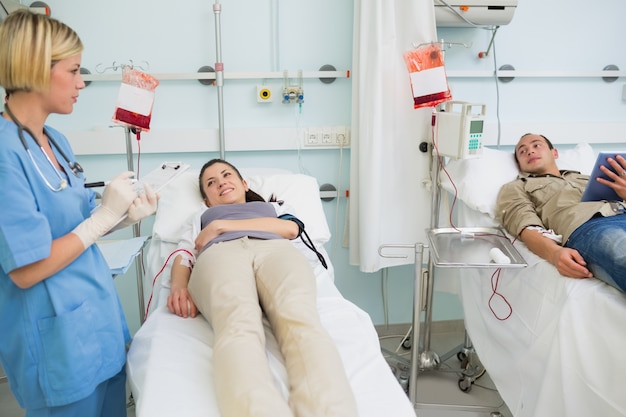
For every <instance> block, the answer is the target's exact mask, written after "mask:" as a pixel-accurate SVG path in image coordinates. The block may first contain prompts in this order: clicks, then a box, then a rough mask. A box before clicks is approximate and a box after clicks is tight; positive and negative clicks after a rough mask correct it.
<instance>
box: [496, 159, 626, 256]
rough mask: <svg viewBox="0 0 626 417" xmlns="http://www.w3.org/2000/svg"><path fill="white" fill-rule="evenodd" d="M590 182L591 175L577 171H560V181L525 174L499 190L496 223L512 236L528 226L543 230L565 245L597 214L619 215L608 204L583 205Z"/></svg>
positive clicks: (592, 203)
mask: <svg viewBox="0 0 626 417" xmlns="http://www.w3.org/2000/svg"><path fill="white" fill-rule="evenodd" d="M588 181H589V176H588V175H583V174H581V173H579V172H576V171H561V176H560V177H555V176H554V175H550V174H547V175H538V176H535V175H532V174H528V173H524V172H522V173H520V174H519V175H518V177H517V179H516V180H514V181H511V182H509V183H507V184H505V185H503V186H502V188H501V189H500V192H499V193H498V199H497V204H496V219H497V220H498V221H500V222H501V223H502V225H503V226H504V227H505V228H506V230H507V231H508V232H509V233H510V234H512V235H513V236H517V235H519V234H520V233H521V232H522V230H524V228H526V227H528V226H541V227H544V228H545V229H552V230H553V231H554V232H555V233H556V234H559V235H562V236H563V244H565V242H567V239H569V237H570V235H571V234H572V232H574V230H576V228H578V226H580V225H581V224H583V223H585V222H586V221H587V220H589V219H590V218H592V217H593V216H595V215H596V214H600V215H602V216H604V217H607V216H613V215H615V214H617V212H616V211H615V210H614V205H611V204H610V203H609V202H606V201H591V202H584V203H583V202H581V201H580V198H581V197H582V194H583V191H584V190H585V186H586V185H587V182H588Z"/></svg>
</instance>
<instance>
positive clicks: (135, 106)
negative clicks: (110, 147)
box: [113, 66, 159, 132]
mask: <svg viewBox="0 0 626 417" xmlns="http://www.w3.org/2000/svg"><path fill="white" fill-rule="evenodd" d="M158 85H159V80H157V79H156V78H154V77H153V76H151V75H149V74H146V73H144V72H141V71H139V70H137V69H135V68H132V67H130V66H127V67H124V69H123V71H122V85H121V86H120V92H119V95H118V97H117V105H116V107H115V113H114V114H113V121H114V122H115V123H117V124H120V125H123V126H126V127H131V128H135V129H137V130H140V131H145V132H148V131H149V130H150V119H151V118H152V105H153V104H154V90H155V89H156V87H157V86H158Z"/></svg>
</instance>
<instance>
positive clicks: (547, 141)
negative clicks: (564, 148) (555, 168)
mask: <svg viewBox="0 0 626 417" xmlns="http://www.w3.org/2000/svg"><path fill="white" fill-rule="evenodd" d="M529 135H536V136H541V137H542V138H543V140H545V141H546V143H547V144H548V149H554V145H552V142H550V139H548V138H547V137H545V136H544V135H537V134H536V133H524V134H523V135H522V136H520V138H519V140H522V139H524V138H525V137H526V136H529ZM518 142H519V141H518ZM513 156H514V157H515V163H516V164H517V165H519V161H518V160H517V146H516V147H515V150H514V151H513Z"/></svg>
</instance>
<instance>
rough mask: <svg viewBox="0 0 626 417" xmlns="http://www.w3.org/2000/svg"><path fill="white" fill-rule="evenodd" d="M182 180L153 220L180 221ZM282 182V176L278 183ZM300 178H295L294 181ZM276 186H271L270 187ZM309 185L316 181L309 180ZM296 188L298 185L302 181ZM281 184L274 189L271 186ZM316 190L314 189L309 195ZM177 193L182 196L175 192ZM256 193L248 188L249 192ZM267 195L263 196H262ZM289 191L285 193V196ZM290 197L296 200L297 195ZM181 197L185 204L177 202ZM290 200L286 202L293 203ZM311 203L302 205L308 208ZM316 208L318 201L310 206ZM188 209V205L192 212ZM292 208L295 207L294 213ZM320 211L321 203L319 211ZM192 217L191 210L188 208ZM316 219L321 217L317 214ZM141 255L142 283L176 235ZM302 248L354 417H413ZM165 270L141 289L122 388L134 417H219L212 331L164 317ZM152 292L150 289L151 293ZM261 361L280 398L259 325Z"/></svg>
mask: <svg viewBox="0 0 626 417" xmlns="http://www.w3.org/2000/svg"><path fill="white" fill-rule="evenodd" d="M186 177H187V178H185V176H183V178H181V179H180V180H177V181H178V182H177V183H176V184H174V187H175V191H174V192H172V193H168V194H169V195H165V194H164V195H162V197H161V200H164V197H166V198H167V199H168V200H169V202H167V204H162V203H165V201H161V202H160V203H159V205H160V207H159V210H160V211H161V210H162V209H163V210H167V209H168V207H171V210H170V211H169V212H167V214H165V213H163V212H161V216H159V214H157V220H156V222H158V221H169V220H171V219H172V218H174V217H177V216H179V214H180V213H179V212H178V211H177V210H178V208H179V207H180V204H181V202H180V200H181V195H176V193H181V192H183V193H184V194H185V195H186V194H188V192H187V191H184V190H189V191H190V192H194V193H196V194H197V188H196V187H197V186H195V183H196V181H197V179H195V178H197V177H195V178H194V176H193V175H188V176H186ZM281 178H283V179H284V177H281ZM303 179H304V178H300V179H299V181H301V180H303ZM279 182H284V181H282V180H281V181H276V178H273V179H272V180H271V184H272V187H275V186H277V184H278V183H279ZM314 182H315V181H314ZM301 184H302V182H301ZM278 185H280V184H278ZM315 187H318V186H317V184H316V182H315V184H313V188H314V191H317V189H316V188H315ZM181 190H183V191H181ZM257 190H258V189H257V188H255V191H257ZM269 191H271V190H268V192H269ZM293 191H294V190H287V189H286V190H285V193H284V194H281V193H278V194H277V195H278V197H279V198H281V195H285V196H287V197H289V196H290V194H289V193H290V192H291V193H292V195H293ZM296 197H297V196H296ZM183 198H184V197H183ZM297 202H298V201H297V198H296V199H294V200H292V201H289V199H288V198H286V203H291V204H292V205H293V204H294V203H297ZM310 203H311V202H310V201H309V202H304V204H307V205H308V207H307V208H308V209H309V211H310V210H311V209H312V207H311V204H310ZM317 204H319V199H318V200H317ZM189 205H192V206H193V204H189V202H182V206H183V207H185V206H189ZM194 207H195V206H194ZM295 208H297V207H295ZM319 208H321V204H319ZM193 210H195V209H193ZM321 215H322V217H323V211H322V214H321ZM313 217H314V213H309V215H308V216H307V217H304V219H305V223H306V224H307V229H308V227H309V226H312V224H311V223H312V221H313V219H314V218H313ZM301 218H303V217H301ZM156 222H155V228H154V230H155V231H158V230H160V231H161V232H160V234H159V233H156V232H155V233H153V236H152V240H151V243H150V246H149V249H148V251H147V256H146V263H147V265H146V279H147V280H148V281H151V280H152V279H153V278H154V277H155V276H157V272H158V271H160V270H161V268H162V267H163V264H164V262H165V260H166V259H167V257H168V255H169V254H170V253H171V252H172V251H173V250H174V249H175V248H176V244H175V243H172V242H173V240H172V239H171V237H170V238H169V239H161V237H162V236H160V235H165V234H166V233H165V231H169V232H172V231H175V228H174V229H172V228H171V227H169V228H167V230H165V231H164V229H163V228H161V227H157V225H156ZM316 226H317V229H318V230H320V232H318V233H314V232H315V230H316V229H315V228H313V229H312V230H310V231H309V233H312V234H313V236H312V238H313V239H314V240H316V236H315V235H317V236H318V237H317V240H318V241H319V240H323V238H324V229H326V228H327V226H326V224H325V219H324V225H322V226H325V227H320V225H316ZM295 244H296V245H300V247H301V248H304V250H303V253H304V254H305V255H306V256H307V258H308V259H309V260H310V261H311V263H312V265H314V272H315V276H316V279H317V291H318V294H317V300H318V310H319V314H320V317H321V320H322V323H323V325H324V327H325V328H326V330H327V331H328V333H329V334H330V336H331V337H332V338H333V340H334V341H335V342H336V344H337V348H338V350H339V353H340V355H341V358H342V360H343V363H344V366H345V370H346V373H347V375H348V378H349V381H350V384H351V386H352V389H353V391H354V394H355V396H356V400H357V404H358V408H359V415H360V416H362V417H382V416H394V417H414V416H415V411H414V409H413V405H412V404H411V402H410V401H409V399H408V396H407V394H406V393H405V392H404V391H403V390H402V388H401V387H400V384H399V383H398V381H397V380H396V378H395V376H394V375H393V373H392V371H391V369H390V367H389V365H388V364H387V362H386V361H385V359H384V357H383V356H382V353H381V350H380V343H379V340H378V335H377V333H376V330H375V328H374V325H373V323H372V322H371V319H370V317H369V316H368V315H367V314H366V313H365V312H364V311H363V310H361V309H360V308H359V307H357V306H356V305H354V304H353V303H351V302H349V301H348V300H346V299H345V298H344V297H343V296H342V295H341V294H340V293H339V290H338V289H337V287H336V286H335V284H334V271H333V267H332V263H331V262H330V258H329V257H328V254H327V253H326V252H325V251H324V248H323V246H321V247H320V248H319V249H320V250H321V251H322V253H323V254H324V255H325V258H326V260H327V262H328V264H329V269H328V270H326V269H324V268H323V267H322V266H321V264H320V263H319V261H318V260H317V258H316V256H315V254H314V253H313V252H312V251H310V250H309V249H308V248H306V247H304V245H303V244H302V243H299V244H298V243H295ZM170 268H171V265H169V264H168V266H167V267H166V268H165V269H164V271H163V272H162V273H161V274H160V275H158V279H156V281H155V282H154V283H152V282H147V283H146V284H145V287H146V288H145V289H146V290H147V291H148V292H150V289H151V288H154V291H153V297H152V300H151V301H150V315H149V316H148V318H147V320H146V321H145V323H144V324H143V325H142V326H141V328H140V329H139V330H138V331H137V333H136V334H135V336H134V338H133V341H132V344H131V346H130V349H129V352H128V361H127V367H126V369H127V374H128V381H129V384H130V387H131V390H132V393H133V397H134V400H135V412H136V415H137V416H138V417H171V416H174V415H175V416H182V417H195V416H198V417H199V416H203V417H218V416H219V415H220V413H219V411H218V408H217V403H216V399H215V394H214V391H215V390H214V381H213V374H212V372H213V371H212V364H211V354H212V348H211V346H212V344H213V337H214V336H213V331H212V329H211V327H210V325H209V324H208V322H207V321H206V320H205V319H204V318H203V317H202V316H198V317H196V318H193V319H191V318H188V319H183V318H180V317H178V316H176V315H173V314H171V313H170V312H169V310H168V309H167V306H166V300H167V294H168V293H169V288H168V285H169V284H168V281H169V280H168V274H169V269H170ZM153 285H154V287H153ZM266 344H267V349H266V352H267V357H268V361H269V363H270V368H271V370H272V373H273V375H274V379H275V381H274V382H275V384H276V385H277V387H278V388H279V389H280V390H281V391H282V392H283V394H284V395H285V397H286V396H287V395H288V394H287V392H288V390H287V386H288V385H287V384H288V381H287V376H286V371H285V367H284V363H283V358H282V355H281V354H280V352H279V349H278V345H277V342H276V339H275V338H274V336H273V335H272V333H271V331H270V329H269V327H268V326H267V324H266Z"/></svg>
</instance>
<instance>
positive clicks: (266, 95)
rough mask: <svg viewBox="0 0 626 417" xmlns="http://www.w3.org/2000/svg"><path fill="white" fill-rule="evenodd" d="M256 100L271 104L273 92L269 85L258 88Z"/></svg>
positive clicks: (258, 86)
mask: <svg viewBox="0 0 626 417" xmlns="http://www.w3.org/2000/svg"><path fill="white" fill-rule="evenodd" d="M256 100H257V101H258V102H259V103H269V102H271V101H272V90H271V89H270V87H269V86H267V85H257V86H256Z"/></svg>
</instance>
